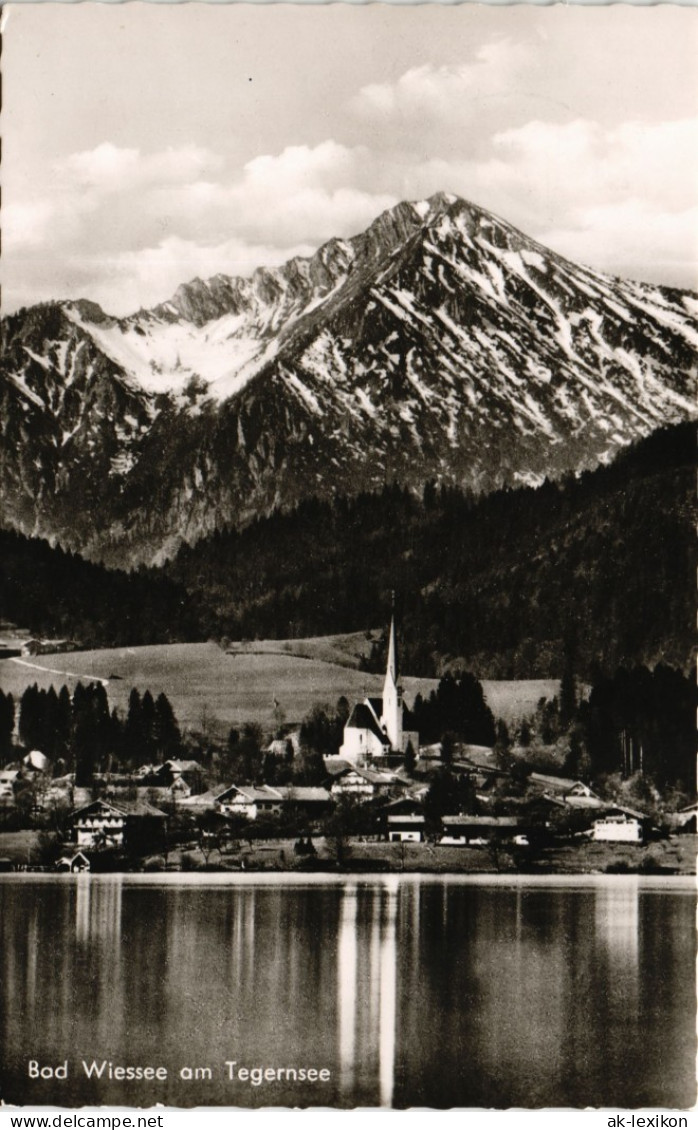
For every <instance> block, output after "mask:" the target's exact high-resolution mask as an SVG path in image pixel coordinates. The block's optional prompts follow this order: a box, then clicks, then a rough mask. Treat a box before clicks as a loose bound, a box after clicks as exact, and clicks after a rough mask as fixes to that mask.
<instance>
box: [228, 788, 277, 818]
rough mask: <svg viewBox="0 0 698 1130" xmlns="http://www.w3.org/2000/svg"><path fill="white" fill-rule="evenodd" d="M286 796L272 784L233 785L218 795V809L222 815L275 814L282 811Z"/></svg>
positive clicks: (251, 816)
mask: <svg viewBox="0 0 698 1130" xmlns="http://www.w3.org/2000/svg"><path fill="white" fill-rule="evenodd" d="M283 805H284V797H283V796H282V794H281V790H280V789H273V788H272V787H271V785H231V786H230V788H228V789H225V791H224V792H222V793H219V794H218V796H217V797H216V811H217V812H220V813H221V815H222V816H245V817H246V818H247V819H248V820H256V819H257V817H258V816H274V815H278V814H279V813H280V812H281V809H282V807H283Z"/></svg>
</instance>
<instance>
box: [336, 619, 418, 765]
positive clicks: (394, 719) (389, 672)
mask: <svg viewBox="0 0 698 1130" xmlns="http://www.w3.org/2000/svg"><path fill="white" fill-rule="evenodd" d="M402 719H403V701H402V687H401V686H400V684H399V681H398V655H397V637H396V631H395V615H394V614H393V617H392V619H391V621H390V635H389V637H388V662H387V666H386V672H385V681H384V683H383V697H382V698H373V697H368V698H365V699H364V701H363V702H357V703H356V704H355V706H354V708H353V710H352V711H351V714H350V715H349V717H348V719H347V722H346V725H345V727H344V740H343V742H342V745H341V747H340V750H339V756H340V757H342V758H344V759H345V760H346V761H349V762H351V764H352V765H357V766H362V767H365V766H368V765H370V764H371V763H372V762H373V761H376V760H387V759H389V758H390V756H391V755H393V756H396V757H397V758H398V759H400V760H401V759H402V758H403V757H404V755H405V752H406V750H407V747H408V746H409V745H411V746H412V749H413V750H414V753H415V755H417V754H418V752H419V734H417V733H413V732H411V731H407V730H403V726H402Z"/></svg>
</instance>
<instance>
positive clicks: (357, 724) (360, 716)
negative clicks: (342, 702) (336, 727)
mask: <svg viewBox="0 0 698 1130" xmlns="http://www.w3.org/2000/svg"><path fill="white" fill-rule="evenodd" d="M345 729H349V730H368V731H369V732H370V733H372V734H374V735H375V736H376V737H377V738H378V740H379V742H381V744H382V745H386V746H389V745H390V741H389V740H388V737H387V735H386V734H384V733H383V731H382V730H381V728H380V726H379V724H378V720H377V718H376V715H375V714H374V713H373V710H372V708H371V707H370V706H369V705H368V704H367V703H366V702H357V703H356V706H355V707H354V709H353V710H352V712H351V714H350V715H349V718H348V720H347V724H346V726H345Z"/></svg>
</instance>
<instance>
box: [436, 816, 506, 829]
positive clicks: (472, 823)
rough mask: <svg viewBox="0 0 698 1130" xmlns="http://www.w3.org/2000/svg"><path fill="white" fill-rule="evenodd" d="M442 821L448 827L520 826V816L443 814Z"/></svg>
mask: <svg viewBox="0 0 698 1130" xmlns="http://www.w3.org/2000/svg"><path fill="white" fill-rule="evenodd" d="M441 823H442V824H444V825H445V826H446V827H454V826H455V827H466V826H467V827H468V828H518V827H519V825H520V823H521V821H520V819H519V817H518V816H465V815H463V816H442V817H441Z"/></svg>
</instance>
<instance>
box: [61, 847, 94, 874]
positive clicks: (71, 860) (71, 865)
mask: <svg viewBox="0 0 698 1130" xmlns="http://www.w3.org/2000/svg"><path fill="white" fill-rule="evenodd" d="M89 870H90V861H89V859H88V858H87V856H86V855H84V854H83V852H81V851H78V852H76V853H75V855H72V856H70V855H64V856H61V858H60V859H59V860H58V862H57V863H56V871H70V872H71V874H73V875H74V874H76V873H79V872H82V871H89Z"/></svg>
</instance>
